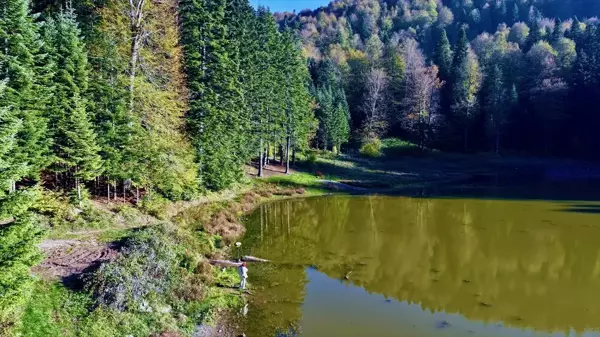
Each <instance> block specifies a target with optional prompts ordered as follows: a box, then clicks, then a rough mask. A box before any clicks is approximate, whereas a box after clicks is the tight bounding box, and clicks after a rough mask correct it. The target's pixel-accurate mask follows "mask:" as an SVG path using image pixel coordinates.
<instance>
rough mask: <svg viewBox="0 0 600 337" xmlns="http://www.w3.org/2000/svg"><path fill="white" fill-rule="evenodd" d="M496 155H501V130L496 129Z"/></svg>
mask: <svg viewBox="0 0 600 337" xmlns="http://www.w3.org/2000/svg"><path fill="white" fill-rule="evenodd" d="M496 155H500V131H498V130H496Z"/></svg>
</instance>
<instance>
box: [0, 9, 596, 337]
mask: <svg viewBox="0 0 600 337" xmlns="http://www.w3.org/2000/svg"><path fill="white" fill-rule="evenodd" d="M598 13H600V3H593V2H590V1H584V0H564V1H563V0H443V1H441V0H336V1H333V2H332V3H331V4H329V5H328V6H326V7H322V8H319V9H316V10H304V11H301V12H299V13H274V14H273V13H271V12H270V11H269V9H268V8H264V7H260V8H257V9H255V8H253V7H252V6H251V5H250V4H249V2H248V1H247V0H204V1H200V0H161V1H158V0H129V1H125V0H0V335H4V332H5V331H9V330H11V329H13V326H14V325H15V324H17V323H16V321H18V317H19V315H20V314H21V313H22V309H23V304H24V303H25V302H26V301H27V299H28V296H29V294H30V292H31V289H32V287H33V283H34V281H33V278H32V277H31V273H30V269H31V267H32V266H35V265H36V264H38V263H39V262H40V261H41V255H40V252H39V249H38V248H37V244H38V243H39V242H40V240H42V238H43V237H44V235H45V233H46V232H47V231H48V229H49V225H48V224H47V223H45V222H44V221H41V219H42V218H43V215H44V212H45V209H44V207H42V206H40V205H41V203H40V198H41V197H42V196H43V195H46V194H47V193H49V192H52V193H57V195H60V196H64V197H65V198H68V200H69V202H70V203H71V204H72V205H76V206H77V207H80V208H84V207H86V206H85V205H87V204H88V202H89V200H91V199H94V198H104V199H107V200H117V199H119V200H123V201H124V202H125V201H126V202H128V203H131V204H132V205H138V206H140V207H144V205H146V206H147V207H151V206H149V205H152V204H153V203H157V202H161V201H178V200H193V199H195V198H197V197H199V196H202V195H203V194H206V193H208V192H212V191H220V190H224V189H227V188H230V187H231V186H233V185H235V184H237V183H239V182H240V181H242V180H243V179H244V177H245V172H244V167H245V166H246V165H248V164H251V165H253V166H254V167H255V168H256V169H257V171H258V174H257V175H258V176H259V177H260V176H262V175H263V167H264V166H265V165H266V164H267V162H268V161H276V160H277V161H278V162H279V163H280V165H281V166H283V168H284V169H285V172H286V173H287V172H288V171H289V169H290V165H291V164H292V163H293V162H294V161H295V160H296V157H297V155H299V154H301V153H306V152H307V151H309V150H310V149H319V150H325V151H331V152H333V153H335V154H338V153H351V154H358V153H362V154H365V155H369V156H377V155H378V154H379V151H380V147H381V141H382V140H385V139H389V138H398V139H402V140H404V141H408V142H411V143H414V144H416V146H418V148H419V149H420V150H421V151H423V152H427V151H433V150H435V151H438V150H440V151H453V152H465V153H478V152H492V153H496V154H499V155H511V154H516V155H527V156H558V157H573V158H578V159H598V158H597V157H598V150H597V149H598V147H599V146H600V138H599V137H597V135H596V133H595V132H597V130H598V129H599V128H600V114H598V113H597V111H598V106H599V105H600V30H599V29H598V20H597V18H596V17H595V15H596V14H598ZM50 227H51V226H50Z"/></svg>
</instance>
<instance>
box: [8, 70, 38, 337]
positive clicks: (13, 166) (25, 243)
mask: <svg viewBox="0 0 600 337" xmlns="http://www.w3.org/2000/svg"><path fill="white" fill-rule="evenodd" d="M7 82H8V80H5V81H3V82H1V83H0V97H1V98H4V95H5V90H6V83H7ZM21 127H22V123H21V121H20V120H19V119H18V118H17V115H16V113H15V111H13V110H12V109H11V108H10V107H8V106H3V105H0V335H2V336H9V335H10V331H9V329H10V328H11V326H13V325H14V324H15V323H17V322H18V319H19V317H20V310H21V309H22V307H23V305H24V304H25V302H26V301H27V297H28V295H29V293H30V291H31V289H32V287H33V282H34V280H33V279H32V277H31V272H30V268H31V267H32V266H34V265H35V264H36V263H38V262H39V261H40V257H41V256H40V253H39V249H38V248H37V244H38V243H39V240H40V237H41V234H42V231H41V230H40V228H39V227H38V226H37V224H36V222H35V221H34V219H33V216H32V214H31V213H30V212H29V208H30V207H31V205H32V204H33V203H34V202H35V193H32V192H31V191H29V190H19V191H17V190H16V188H15V182H16V181H20V180H21V178H22V177H23V176H24V175H26V174H27V173H28V171H29V168H28V167H27V165H26V163H23V162H21V161H20V159H18V158H17V157H15V156H14V153H15V150H16V149H17V146H18V145H17V144H18V141H17V138H18V134H19V131H20V130H19V129H20V128H21Z"/></svg>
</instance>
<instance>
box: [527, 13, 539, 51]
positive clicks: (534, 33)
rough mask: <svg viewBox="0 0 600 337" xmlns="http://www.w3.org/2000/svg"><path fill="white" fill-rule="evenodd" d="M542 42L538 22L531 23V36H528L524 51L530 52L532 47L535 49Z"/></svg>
mask: <svg viewBox="0 0 600 337" xmlns="http://www.w3.org/2000/svg"><path fill="white" fill-rule="evenodd" d="M541 40H542V31H541V28H540V24H539V22H538V20H533V22H532V23H531V29H530V30H529V35H528V36H527V41H526V42H525V48H524V51H525V52H528V51H529V50H530V49H531V47H533V46H534V45H535V44H536V43H538V42H539V41H541Z"/></svg>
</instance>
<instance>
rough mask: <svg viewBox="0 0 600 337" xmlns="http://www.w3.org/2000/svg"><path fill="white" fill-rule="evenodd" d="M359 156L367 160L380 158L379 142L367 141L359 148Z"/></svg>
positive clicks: (374, 140)
mask: <svg viewBox="0 0 600 337" xmlns="http://www.w3.org/2000/svg"><path fill="white" fill-rule="evenodd" d="M360 154H361V155H362V156H364V157H368V158H377V157H380V156H381V141H380V140H379V139H378V138H373V139H370V140H368V141H367V142H366V143H365V144H364V145H363V146H361V148H360Z"/></svg>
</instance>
